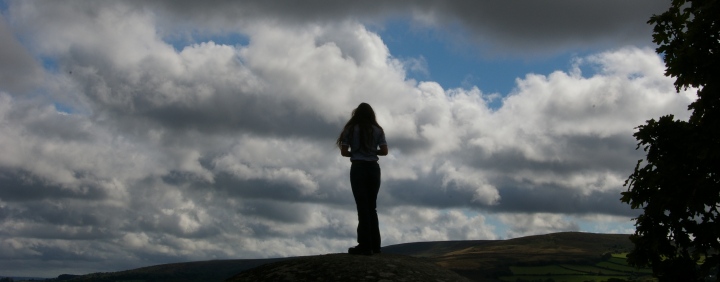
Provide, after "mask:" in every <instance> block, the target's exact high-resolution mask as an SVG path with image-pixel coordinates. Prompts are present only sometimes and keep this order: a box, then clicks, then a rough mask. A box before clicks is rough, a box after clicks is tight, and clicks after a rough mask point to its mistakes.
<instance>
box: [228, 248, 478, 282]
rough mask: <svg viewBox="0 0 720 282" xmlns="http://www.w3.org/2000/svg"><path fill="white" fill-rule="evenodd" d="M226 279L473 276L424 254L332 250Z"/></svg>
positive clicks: (416, 281)
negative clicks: (422, 255)
mask: <svg viewBox="0 0 720 282" xmlns="http://www.w3.org/2000/svg"><path fill="white" fill-rule="evenodd" d="M226 281H231V282H245V281H248V282H250V281H253V282H254V281H278V282H303V281H347V282H350V281H385V282H392V281H398V282H400V281H408V282H423V281H428V282H429V281H432V282H442V281H446V282H451V281H470V280H468V279H467V278H464V277H462V276H460V275H458V274H457V273H455V272H452V271H450V270H447V269H445V268H442V267H440V266H438V265H437V264H435V263H433V262H432V261H430V260H428V259H423V258H415V257H410V256H404V255H394V254H376V255H373V256H358V255H348V254H329V255H320V256H311V257H302V258H297V259H292V260H286V261H281V262H276V263H271V264H266V265H263V266H260V267H257V268H254V269H250V270H247V271H244V272H241V273H239V274H238V275H236V276H234V277H232V278H230V279H228V280H226Z"/></svg>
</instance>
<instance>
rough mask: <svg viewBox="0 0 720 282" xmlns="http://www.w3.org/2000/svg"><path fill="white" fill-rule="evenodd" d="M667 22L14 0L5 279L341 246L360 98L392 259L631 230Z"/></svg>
mask: <svg viewBox="0 0 720 282" xmlns="http://www.w3.org/2000/svg"><path fill="white" fill-rule="evenodd" d="M666 2H668V3H666ZM668 5H669V1H657V0H635V1H627V0H603V1H594V0H593V1H576V0H543V1H491V0H487V1H485V0H483V1H423V0H415V1H329V0H328V1H324V0H320V1H309V2H305V3H302V4H300V3H298V2H297V1H290V0H287V1H265V0H258V1H189V0H188V1H169V0H168V1H153V2H152V3H146V1H112V2H110V1H43V2H40V1H0V12H1V14H0V44H1V47H0V275H27V276H46V277H54V276H57V275H59V274H62V273H74V274H85V273H90V272H100V271H118V270H124V269H129V268H135V267H141V266H148V265H153V264H160V263H170V262H181V261H196V260H210V259H227V258H266V257H282V256H297V255H314V254H325V253H333V252H344V251H346V250H347V247H350V246H354V245H355V244H356V243H355V227H356V223H357V216H356V212H355V205H354V201H353V198H352V194H351V191H350V184H349V175H348V174H349V167H350V162H349V161H348V160H347V159H345V158H342V157H341V156H340V154H339V151H338V150H337V148H335V147H334V141H335V138H336V137H337V135H338V134H339V133H340V132H339V131H340V129H341V127H342V126H343V125H344V123H345V122H346V121H347V120H348V118H349V117H350V113H351V111H352V110H353V109H354V108H355V107H356V106H357V105H358V104H359V103H360V102H367V103H370V104H371V105H372V106H373V107H374V109H375V111H376V114H377V116H378V121H379V123H380V124H381V125H382V126H383V127H384V128H385V131H386V135H387V141H388V143H389V148H390V154H389V155H388V156H386V157H383V158H381V160H380V165H381V167H382V177H383V178H382V186H381V190H380V194H379V199H378V205H379V207H378V212H379V214H380V221H381V222H380V224H381V226H380V228H381V232H382V236H383V245H391V244H398V243H406V242H417V241H437V240H472V239H507V238H514V237H519V236H526V235H532V234H545V233H550V232H559V231H585V232H600V233H632V232H633V230H634V229H633V224H632V221H631V218H633V217H634V216H636V215H637V214H638V212H637V211H634V210H631V209H630V208H629V207H628V206H627V205H625V204H622V203H620V201H619V198H620V192H622V191H624V190H625V188H624V187H623V183H624V181H625V179H627V176H629V175H630V173H632V169H633V167H634V165H635V163H636V162H637V160H638V159H640V158H642V157H643V152H642V150H640V151H637V150H636V141H635V139H634V138H633V136H632V134H633V132H634V130H635V129H634V128H635V127H636V126H638V125H640V124H643V123H644V121H645V120H648V119H650V118H657V117H659V116H662V115H665V114H675V115H676V116H677V117H679V118H683V119H684V118H687V116H688V115H689V112H688V111H687V105H688V104H689V103H690V102H691V101H693V100H694V99H695V91H693V90H692V89H691V90H689V91H685V92H681V93H676V92H675V90H674V87H673V80H672V79H670V78H667V77H665V76H664V75H663V73H664V65H663V62H662V58H661V57H659V56H658V55H657V54H656V53H655V52H654V48H655V46H654V45H653V43H652V42H651V28H652V27H651V26H649V25H647V24H646V22H647V20H648V19H649V17H650V16H651V15H652V14H657V13H660V12H662V11H663V10H664V9H666V8H667V7H668Z"/></svg>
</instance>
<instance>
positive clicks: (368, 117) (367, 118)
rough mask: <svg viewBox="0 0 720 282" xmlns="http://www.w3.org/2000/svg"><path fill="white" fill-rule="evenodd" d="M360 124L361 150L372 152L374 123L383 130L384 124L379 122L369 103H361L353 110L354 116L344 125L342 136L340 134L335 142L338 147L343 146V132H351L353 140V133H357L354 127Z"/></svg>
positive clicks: (350, 136) (350, 135) (349, 137)
mask: <svg viewBox="0 0 720 282" xmlns="http://www.w3.org/2000/svg"><path fill="white" fill-rule="evenodd" d="M356 125H357V126H359V127H360V128H359V129H360V130H359V134H360V136H358V137H360V138H358V139H360V143H361V145H360V150H363V151H366V152H372V150H373V148H372V147H373V125H374V126H377V127H378V128H379V129H380V130H383V128H382V126H380V125H379V124H378V123H377V120H376V119H375V111H373V108H372V107H370V105H369V104H368V103H360V105H359V106H358V107H357V108H356V109H354V110H353V111H352V117H351V118H350V120H349V121H348V122H347V123H346V124H345V127H343V130H342V132H340V136H338V138H337V140H336V141H335V144H336V145H337V146H338V148H341V147H342V140H343V134H344V133H345V132H347V134H349V136H348V139H350V140H352V138H353V134H355V130H354V127H355V126H356Z"/></svg>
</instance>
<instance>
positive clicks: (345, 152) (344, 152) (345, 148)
mask: <svg viewBox="0 0 720 282" xmlns="http://www.w3.org/2000/svg"><path fill="white" fill-rule="evenodd" d="M348 147H349V146H348V145H342V146H341V147H340V155H342V156H343V157H350V150H348Z"/></svg>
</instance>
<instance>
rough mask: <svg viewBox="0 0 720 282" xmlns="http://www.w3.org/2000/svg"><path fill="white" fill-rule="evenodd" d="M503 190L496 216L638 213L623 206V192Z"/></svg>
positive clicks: (549, 188)
mask: <svg viewBox="0 0 720 282" xmlns="http://www.w3.org/2000/svg"><path fill="white" fill-rule="evenodd" d="M523 185H524V183H517V186H501V187H500V188H499V191H500V197H501V199H500V203H499V204H498V205H497V206H494V207H493V208H492V210H493V211H496V212H524V213H536V212H542V213H555V214H568V215H585V214H597V213H601V214H606V215H616V216H627V217H635V216H637V215H638V213H637V211H634V210H632V209H630V207H628V206H627V205H626V204H624V203H622V202H620V197H621V195H620V190H619V189H618V190H615V191H592V192H589V193H586V194H583V193H581V192H579V191H577V190H572V189H567V188H563V187H556V186H551V185H544V186H543V185H533V187H532V188H528V187H522V186H523Z"/></svg>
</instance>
